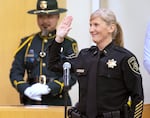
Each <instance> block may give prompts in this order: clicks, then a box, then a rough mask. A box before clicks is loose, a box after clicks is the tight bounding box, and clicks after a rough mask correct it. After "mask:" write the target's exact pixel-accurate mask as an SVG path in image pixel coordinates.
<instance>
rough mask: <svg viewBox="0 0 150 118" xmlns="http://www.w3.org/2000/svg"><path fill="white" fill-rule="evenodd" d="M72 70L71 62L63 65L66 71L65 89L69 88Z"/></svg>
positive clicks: (64, 76)
mask: <svg viewBox="0 0 150 118" xmlns="http://www.w3.org/2000/svg"><path fill="white" fill-rule="evenodd" d="M70 68H71V64H70V63H69V62H65V63H64V64H63V70H64V75H63V79H64V85H65V87H68V86H69V80H70Z"/></svg>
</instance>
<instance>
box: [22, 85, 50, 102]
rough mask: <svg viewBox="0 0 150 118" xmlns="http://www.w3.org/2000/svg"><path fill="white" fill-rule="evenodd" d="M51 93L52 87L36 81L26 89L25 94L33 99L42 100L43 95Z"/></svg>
mask: <svg viewBox="0 0 150 118" xmlns="http://www.w3.org/2000/svg"><path fill="white" fill-rule="evenodd" d="M48 93H50V88H49V87H48V86H47V85H44V84H41V83H36V84H33V85H32V86H30V87H28V88H26V89H25V91H24V94H25V95H26V96H27V97H29V98H30V99H32V100H37V101H41V100H42V98H41V96H42V95H46V94H48Z"/></svg>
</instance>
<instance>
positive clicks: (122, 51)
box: [114, 46, 134, 55]
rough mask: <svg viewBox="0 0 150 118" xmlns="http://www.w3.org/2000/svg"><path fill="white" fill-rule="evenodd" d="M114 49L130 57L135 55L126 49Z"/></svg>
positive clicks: (117, 47)
mask: <svg viewBox="0 0 150 118" xmlns="http://www.w3.org/2000/svg"><path fill="white" fill-rule="evenodd" d="M114 49H115V50H117V51H119V52H121V53H126V54H128V55H134V54H133V53H132V52H131V51H129V50H127V49H126V48H122V47H119V46H116V47H115V48H114Z"/></svg>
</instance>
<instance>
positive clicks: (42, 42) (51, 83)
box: [10, 0, 78, 106]
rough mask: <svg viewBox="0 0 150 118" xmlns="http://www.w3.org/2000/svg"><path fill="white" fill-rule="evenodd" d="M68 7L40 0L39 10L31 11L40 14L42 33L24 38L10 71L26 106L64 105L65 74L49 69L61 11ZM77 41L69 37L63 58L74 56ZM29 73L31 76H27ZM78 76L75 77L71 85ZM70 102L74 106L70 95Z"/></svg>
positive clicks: (30, 12) (64, 47)
mask: <svg viewBox="0 0 150 118" xmlns="http://www.w3.org/2000/svg"><path fill="white" fill-rule="evenodd" d="M66 11H67V9H64V8H58V5H57V1H56V0H38V1H37V9H35V10H30V11H28V13H29V14H36V15H37V24H38V26H39V28H40V32H38V33H35V34H32V35H30V36H27V37H25V38H23V39H22V40H21V43H20V46H19V47H18V49H17V50H16V52H15V57H14V61H13V63H12V68H11V70H10V81H11V83H12V85H13V87H14V88H15V89H16V90H17V91H18V92H19V94H20V100H21V103H22V104H24V105H37V104H42V105H56V106H62V105H64V83H63V77H62V74H60V73H57V72H55V73H54V72H52V71H50V70H48V69H47V60H48V55H47V48H48V46H49V45H50V44H51V42H52V41H53V40H54V39H55V37H56V26H57V23H58V20H59V16H60V13H63V12H66ZM77 47H78V46H77V42H76V41H75V40H74V39H72V38H71V37H68V36H66V37H65V41H64V43H63V44H62V47H61V53H62V54H61V57H62V58H64V57H67V58H73V57H74V56H76V54H77V52H78V48H77ZM25 73H27V79H25V78H24V77H25ZM75 82H76V78H75V76H74V75H72V76H71V79H70V86H69V87H71V86H72V85H74V84H75ZM67 100H68V101H67V105H71V100H70V97H69V95H68V99H67Z"/></svg>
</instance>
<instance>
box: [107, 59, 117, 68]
mask: <svg viewBox="0 0 150 118" xmlns="http://www.w3.org/2000/svg"><path fill="white" fill-rule="evenodd" d="M116 63H117V61H115V60H114V59H110V60H108V62H107V65H108V68H114V67H115V66H117V64H116Z"/></svg>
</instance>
